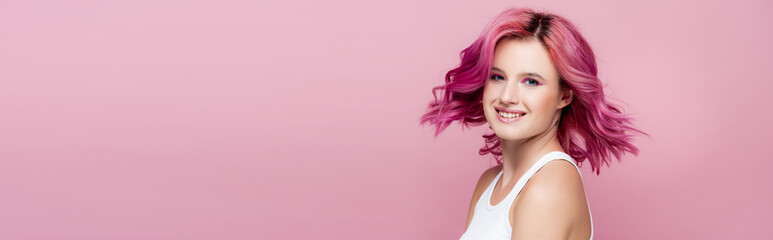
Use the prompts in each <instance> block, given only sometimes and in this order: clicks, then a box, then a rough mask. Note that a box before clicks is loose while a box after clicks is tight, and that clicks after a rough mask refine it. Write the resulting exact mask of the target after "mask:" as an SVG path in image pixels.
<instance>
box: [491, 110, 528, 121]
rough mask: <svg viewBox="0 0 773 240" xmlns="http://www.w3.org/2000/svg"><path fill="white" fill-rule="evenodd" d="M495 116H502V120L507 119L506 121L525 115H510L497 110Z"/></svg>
mask: <svg viewBox="0 0 773 240" xmlns="http://www.w3.org/2000/svg"><path fill="white" fill-rule="evenodd" d="M497 114H499V116H502V117H503V118H507V119H515V118H519V117H522V116H524V115H526V113H510V112H503V111H499V110H497Z"/></svg>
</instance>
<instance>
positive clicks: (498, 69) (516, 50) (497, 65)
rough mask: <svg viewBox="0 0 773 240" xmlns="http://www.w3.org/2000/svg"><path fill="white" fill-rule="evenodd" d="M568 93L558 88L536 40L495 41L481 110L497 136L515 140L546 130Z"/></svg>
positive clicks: (550, 64)
mask: <svg viewBox="0 0 773 240" xmlns="http://www.w3.org/2000/svg"><path fill="white" fill-rule="evenodd" d="M571 95H572V93H571V91H565V92H564V94H562V92H561V91H560V85H559V74H558V71H557V70H556V68H555V66H554V65H553V62H552V61H551V60H550V55H549V53H548V51H547V49H545V48H544V47H543V46H542V44H540V42H539V41H537V40H534V39H503V40H501V41H500V42H499V44H497V47H496V49H495V50H494V63H493V65H492V70H491V75H490V76H489V79H488V80H487V81H486V84H485V86H484V89H483V112H484V114H485V116H486V120H487V121H488V123H489V126H491V129H493V130H494V133H496V135H497V136H499V137H500V138H502V139H503V140H519V139H526V138H530V137H532V136H535V135H538V134H541V133H543V132H545V131H547V130H548V127H550V125H551V124H553V123H554V122H555V121H556V120H558V117H559V116H558V115H557V114H559V111H560V109H561V108H563V107H565V106H566V105H568V104H569V103H570V102H571ZM500 110H501V111H500Z"/></svg>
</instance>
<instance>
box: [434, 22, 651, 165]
mask: <svg viewBox="0 0 773 240" xmlns="http://www.w3.org/2000/svg"><path fill="white" fill-rule="evenodd" d="M503 38H533V39H536V40H539V41H540V42H541V43H542V45H543V46H544V47H545V48H546V49H547V50H548V52H550V56H551V60H552V61H553V63H554V65H555V66H556V69H557V70H558V73H559V75H560V82H561V84H560V85H561V89H563V90H566V89H572V90H574V98H573V100H572V102H571V103H570V104H569V105H568V106H566V107H564V108H563V109H562V113H561V116H562V117H561V118H562V120H560V121H559V122H560V123H559V126H558V133H557V137H558V140H559V142H560V143H561V146H562V147H563V148H564V150H565V151H566V152H567V154H569V155H570V156H571V157H572V158H574V159H575V160H576V161H577V162H578V164H579V166H582V163H583V161H585V160H586V159H587V160H588V161H589V162H590V164H591V169H592V170H595V171H596V175H598V174H600V172H601V170H600V167H601V163H604V164H606V165H607V166H609V161H610V159H611V157H610V153H611V154H613V155H615V158H617V159H618V161H619V159H620V155H621V154H622V153H623V152H624V151H627V152H630V153H633V154H634V155H638V153H639V149H638V148H636V147H635V146H634V145H633V144H631V138H632V136H633V135H632V134H630V132H638V133H641V134H644V135H647V136H649V134H646V133H644V132H642V131H640V130H637V129H635V128H633V127H632V126H631V118H630V117H628V116H626V115H624V114H623V113H622V112H621V111H620V108H619V107H617V106H615V105H613V104H611V103H609V102H607V100H606V99H605V96H604V91H603V86H602V84H601V81H600V80H599V78H598V77H597V69H596V60H595V57H594V55H593V51H592V50H591V48H590V46H589V45H588V43H587V42H586V41H585V39H584V38H583V37H582V36H581V35H580V33H579V32H578V31H577V29H576V28H575V27H574V25H572V23H570V22H569V21H568V20H566V19H565V18H563V17H561V16H557V15H555V14H550V13H541V12H535V11H533V10H531V9H519V8H512V9H507V10H505V11H504V12H502V13H501V14H499V16H497V17H496V18H495V19H494V20H493V21H491V22H490V23H489V24H488V25H486V27H485V28H484V30H483V32H481V34H480V37H478V39H477V40H475V42H474V43H472V45H470V46H469V47H467V48H465V49H464V50H462V52H461V53H460V57H461V60H462V61H461V64H460V65H459V67H457V68H454V69H452V70H451V71H448V73H446V77H445V84H443V85H440V86H436V87H434V88H432V93H433V96H434V101H432V102H431V103H430V104H429V107H428V111H427V113H425V114H424V115H423V116H422V117H421V123H420V124H422V125H424V124H425V123H427V122H429V123H431V124H432V125H435V127H436V129H435V137H437V136H438V135H439V134H440V132H442V131H443V130H444V129H445V128H447V127H448V126H449V125H450V124H451V122H453V121H457V120H458V121H460V123H461V124H462V127H464V126H479V125H482V124H484V123H486V117H485V116H484V115H483V105H482V102H481V99H482V96H483V86H484V84H485V83H486V79H488V75H489V74H490V71H491V65H492V62H493V59H494V48H495V47H496V44H497V43H499V41H500V40H501V39H503ZM439 95H440V96H441V97H442V98H441V99H438V96H439ZM483 138H485V146H484V147H482V148H481V149H480V151H479V153H480V155H485V154H489V153H490V154H492V155H494V158H495V159H496V161H497V163H500V164H501V163H502V148H501V142H500V139H499V137H498V136H496V134H494V133H491V134H487V135H483Z"/></svg>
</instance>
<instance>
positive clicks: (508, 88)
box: [499, 81, 520, 104]
mask: <svg viewBox="0 0 773 240" xmlns="http://www.w3.org/2000/svg"><path fill="white" fill-rule="evenodd" d="M518 102H520V100H519V99H518V85H517V84H515V81H508V82H507V83H506V84H505V87H503V88H502V93H500V94H499V103H501V104H518Z"/></svg>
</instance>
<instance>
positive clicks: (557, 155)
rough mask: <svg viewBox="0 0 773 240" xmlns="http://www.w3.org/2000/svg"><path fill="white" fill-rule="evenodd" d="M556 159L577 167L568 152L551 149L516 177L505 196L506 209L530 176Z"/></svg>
mask: <svg viewBox="0 0 773 240" xmlns="http://www.w3.org/2000/svg"><path fill="white" fill-rule="evenodd" d="M556 159H565V160H566V161H569V162H570V163H572V165H574V167H575V168H577V164H576V163H575V162H574V159H572V157H571V156H569V154H566V153H564V152H560V151H552V152H549V153H547V154H545V155H543V156H542V157H541V158H540V159H539V160H537V162H535V163H534V165H532V166H531V167H530V168H529V170H526V173H524V174H523V176H521V178H519V179H518V181H517V182H516V183H515V186H514V187H513V189H512V190H511V192H510V193H509V194H508V195H507V197H506V198H505V200H506V201H505V203H507V205H508V209H509V208H510V207H509V206H510V205H511V204H512V203H513V200H515V197H517V196H518V194H519V193H520V192H521V190H523V187H524V186H526V183H527V182H529V179H531V177H532V176H534V174H535V173H537V171H539V170H540V169H542V167H543V166H545V164H547V163H548V162H550V161H553V160H556ZM578 171H579V168H578ZM500 174H501V173H500Z"/></svg>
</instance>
